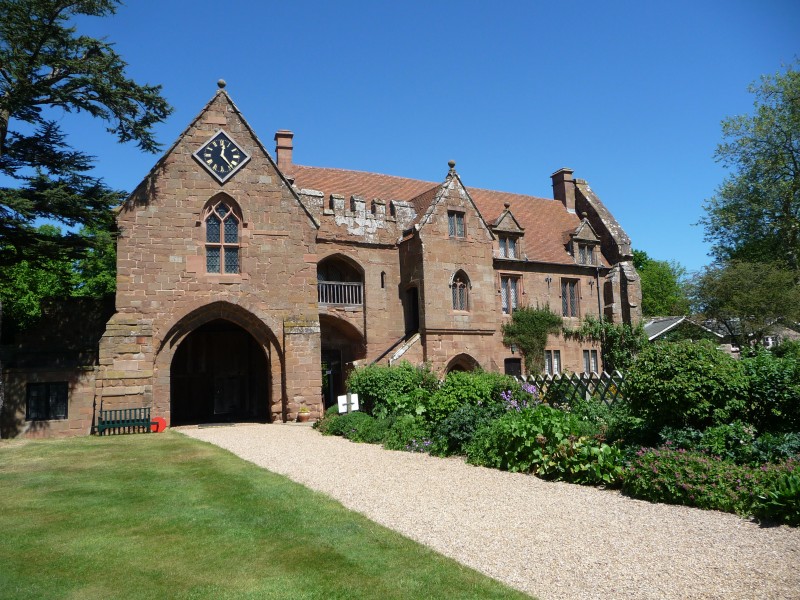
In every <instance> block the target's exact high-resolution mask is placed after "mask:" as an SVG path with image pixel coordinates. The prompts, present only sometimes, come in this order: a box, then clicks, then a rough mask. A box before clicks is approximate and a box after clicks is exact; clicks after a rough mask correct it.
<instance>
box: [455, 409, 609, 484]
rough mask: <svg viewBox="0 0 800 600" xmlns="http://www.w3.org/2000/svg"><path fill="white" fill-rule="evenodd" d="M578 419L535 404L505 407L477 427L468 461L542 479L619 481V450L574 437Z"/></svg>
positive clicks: (577, 481)
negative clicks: (518, 408)
mask: <svg viewBox="0 0 800 600" xmlns="http://www.w3.org/2000/svg"><path fill="white" fill-rule="evenodd" d="M580 428H581V426H580V423H579V420H578V418H577V417H575V416H574V415H571V414H569V413H566V412H562V411H560V410H557V409H554V408H551V407H549V406H545V405H539V406H536V407H534V408H525V409H523V410H521V411H509V412H507V413H506V414H505V415H503V416H502V417H500V418H499V419H496V420H495V421H493V422H492V423H491V425H490V426H489V427H487V428H484V429H481V430H480V431H479V432H478V433H477V435H476V436H475V438H474V439H473V441H472V443H470V444H469V446H468V447H467V459H468V461H469V462H470V463H472V464H477V465H483V466H487V467H494V468H497V469H502V470H506V471H512V472H526V473H533V474H535V475H537V476H539V477H542V478H544V479H557V480H564V481H572V482H575V483H584V484H608V485H613V484H616V483H618V482H619V481H620V480H621V476H622V471H623V467H622V453H621V451H620V450H619V449H618V448H616V447H613V446H609V445H608V444H605V443H602V442H600V441H599V440H597V439H594V438H591V437H588V436H580V435H576V433H577V432H579V431H580Z"/></svg>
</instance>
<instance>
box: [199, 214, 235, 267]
mask: <svg viewBox="0 0 800 600" xmlns="http://www.w3.org/2000/svg"><path fill="white" fill-rule="evenodd" d="M206 271H207V272H208V273H227V274H232V273H239V272H240V269H239V219H238V218H237V217H236V215H235V214H234V212H233V210H232V209H231V207H230V206H228V204H226V203H225V201H221V202H218V203H217V204H215V205H214V206H213V207H212V208H211V210H210V211H209V213H208V216H206Z"/></svg>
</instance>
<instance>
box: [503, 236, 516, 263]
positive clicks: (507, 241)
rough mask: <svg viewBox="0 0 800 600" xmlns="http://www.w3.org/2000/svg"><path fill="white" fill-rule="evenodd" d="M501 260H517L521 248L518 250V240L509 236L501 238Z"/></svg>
mask: <svg viewBox="0 0 800 600" xmlns="http://www.w3.org/2000/svg"><path fill="white" fill-rule="evenodd" d="M499 242H500V258H517V257H518V256H519V248H517V238H516V237H512V236H509V235H501V236H499Z"/></svg>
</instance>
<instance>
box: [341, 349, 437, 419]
mask: <svg viewBox="0 0 800 600" xmlns="http://www.w3.org/2000/svg"><path fill="white" fill-rule="evenodd" d="M347 387H348V389H349V390H350V391H351V392H353V393H354V394H358V399H359V402H360V403H361V409H362V410H363V411H364V412H367V413H369V414H372V415H374V416H376V417H382V416H386V415H389V414H403V413H406V412H408V411H409V410H413V411H416V410H417V408H418V407H420V406H425V405H426V403H427V402H426V396H425V394H427V395H428V396H429V395H430V394H431V393H432V392H434V391H436V389H438V387H439V379H438V378H437V377H436V374H435V373H433V372H432V371H431V370H430V369H429V368H428V367H425V368H421V369H420V368H417V367H415V366H413V365H411V364H410V363H408V362H405V361H404V362H402V363H400V364H399V365H397V366H392V367H387V366H382V365H369V366H366V367H360V368H358V369H355V370H354V371H353V372H351V373H350V376H349V377H348V378H347ZM420 390H421V391H420ZM410 405H411V406H413V408H412V409H409V406H410Z"/></svg>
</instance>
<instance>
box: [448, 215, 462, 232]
mask: <svg viewBox="0 0 800 600" xmlns="http://www.w3.org/2000/svg"><path fill="white" fill-rule="evenodd" d="M447 231H448V233H449V234H450V237H455V238H463V237H464V213H462V212H455V211H451V212H448V213H447Z"/></svg>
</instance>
